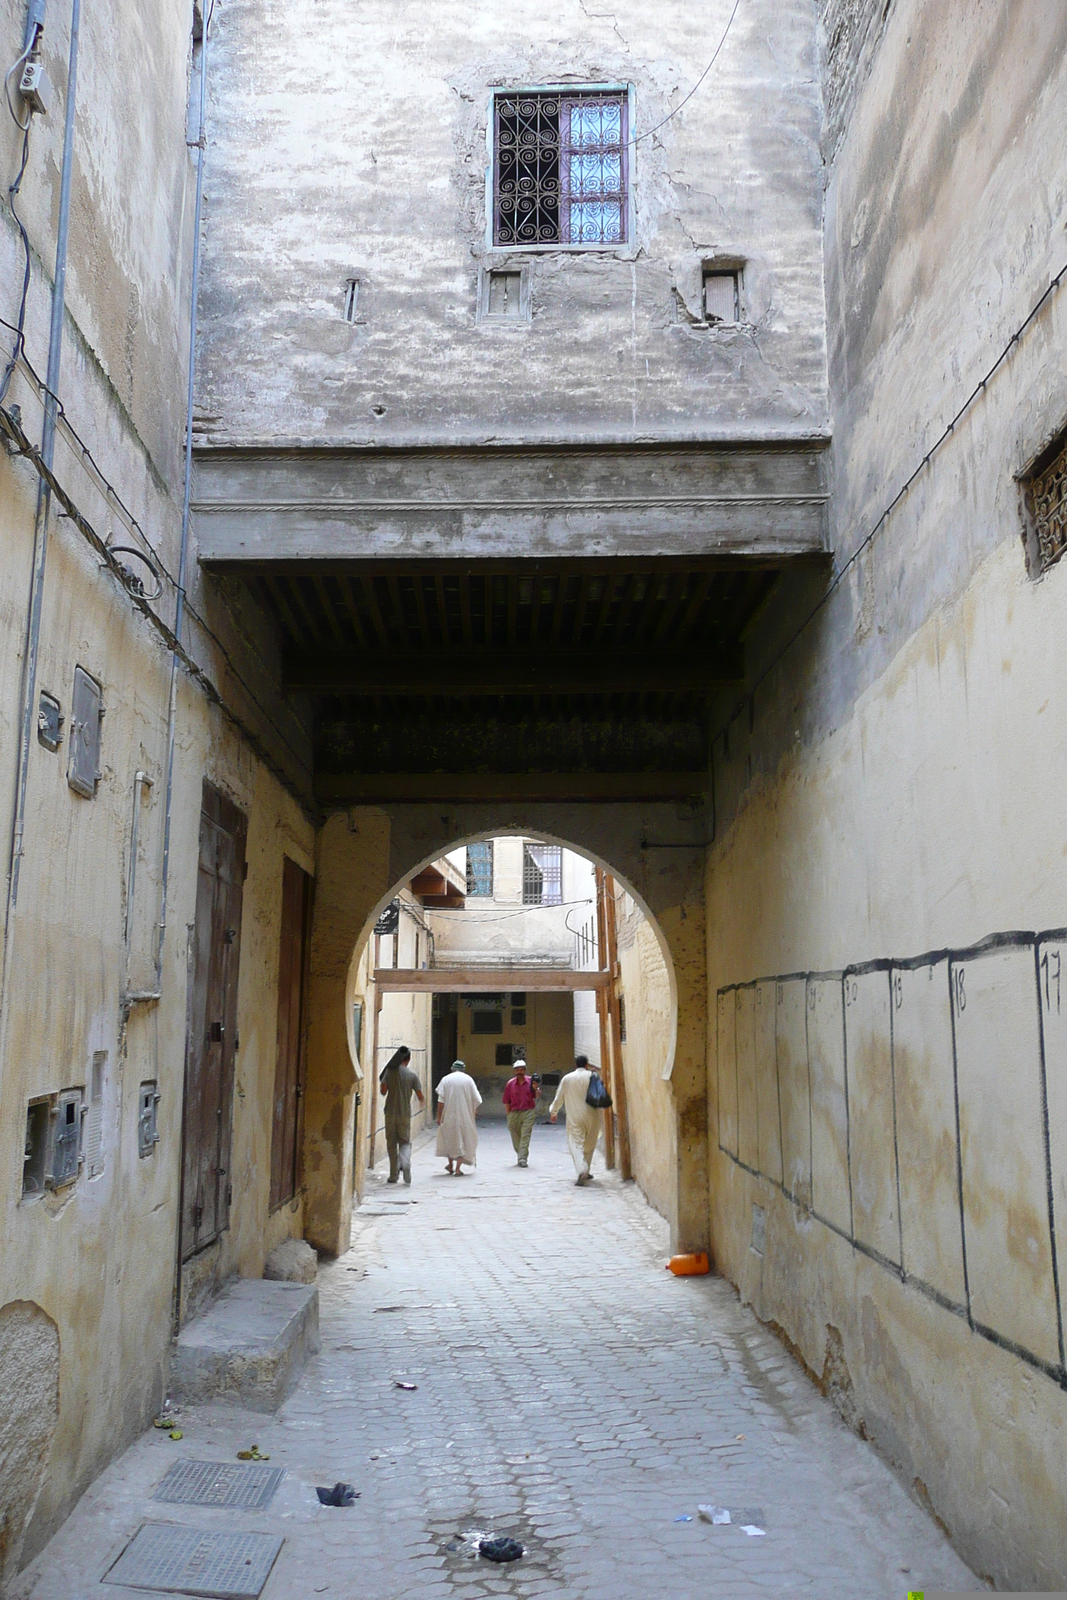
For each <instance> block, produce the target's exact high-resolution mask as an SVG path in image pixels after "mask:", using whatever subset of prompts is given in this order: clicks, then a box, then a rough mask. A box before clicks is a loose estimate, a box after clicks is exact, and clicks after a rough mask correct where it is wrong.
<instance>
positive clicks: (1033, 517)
mask: <svg viewBox="0 0 1067 1600" xmlns="http://www.w3.org/2000/svg"><path fill="white" fill-rule="evenodd" d="M1021 481H1022V486H1023V504H1024V507H1025V512H1026V532H1025V542H1026V564H1027V566H1028V568H1029V571H1030V576H1031V577H1032V578H1040V577H1041V575H1042V574H1043V573H1045V572H1047V571H1048V570H1049V568H1050V567H1054V566H1055V565H1056V563H1057V561H1059V560H1060V558H1061V557H1062V555H1063V553H1064V551H1067V428H1065V429H1064V431H1063V432H1062V433H1061V434H1059V435H1058V436H1057V437H1056V438H1055V439H1053V441H1052V443H1051V444H1050V445H1049V446H1048V448H1047V450H1043V451H1042V453H1041V454H1040V455H1039V456H1038V458H1037V460H1036V461H1035V462H1034V464H1033V466H1032V467H1031V468H1030V470H1029V472H1027V473H1026V474H1025V475H1024V476H1023V478H1022V480H1021Z"/></svg>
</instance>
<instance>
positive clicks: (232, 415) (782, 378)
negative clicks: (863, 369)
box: [198, 0, 826, 445]
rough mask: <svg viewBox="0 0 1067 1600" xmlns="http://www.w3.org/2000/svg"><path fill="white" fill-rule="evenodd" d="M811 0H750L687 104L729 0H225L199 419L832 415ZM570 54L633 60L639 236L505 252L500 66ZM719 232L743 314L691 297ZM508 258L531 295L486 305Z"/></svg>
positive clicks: (384, 432)
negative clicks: (736, 320)
mask: <svg viewBox="0 0 1067 1600" xmlns="http://www.w3.org/2000/svg"><path fill="white" fill-rule="evenodd" d="M813 14H814V6H813V4H812V0H788V3H787V0H748V4H747V5H746V8H745V11H744V13H743V14H742V15H739V16H738V18H737V20H736V22H735V23H734V26H733V28H732V30H731V37H730V39H729V40H728V42H727V46H726V48H724V49H723V51H722V52H721V55H720V57H719V61H718V63H717V65H716V71H715V79H714V89H713V90H711V92H709V93H707V94H703V93H702V94H698V95H695V96H693V98H692V99H691V100H690V101H689V103H688V104H686V105H685V106H684V108H683V107H681V106H680V102H681V100H682V98H683V96H684V95H685V94H686V93H687V90H688V88H689V87H691V86H692V85H693V84H694V83H695V82H696V81H697V79H698V78H699V77H700V75H701V73H702V72H703V71H704V69H705V68H706V66H707V64H708V59H709V56H710V54H711V51H712V50H713V49H714V47H715V44H716V43H717V42H718V40H719V38H720V37H721V35H722V33H723V30H724V29H725V27H726V23H727V19H728V18H729V15H730V5H729V4H728V3H727V0H714V3H713V4H709V5H707V6H705V7H701V8H699V9H695V8H693V7H691V6H688V5H683V4H672V3H667V0H660V3H659V4H658V5H657V6H656V7H655V9H654V10H652V9H650V8H649V7H648V6H647V5H642V4H640V3H638V0H619V3H618V4H616V5H615V6H614V7H613V8H612V9H611V10H610V11H606V10H605V11H600V10H597V9H596V8H591V7H589V6H587V5H584V4H582V3H580V0H561V3H560V4H558V5H556V6H553V7H547V8H546V7H545V6H543V5H541V4H538V3H535V0H516V3H514V4H512V5H510V6H509V7H508V8H507V9H502V8H501V7H499V6H497V5H490V4H477V5H473V6H468V7H465V8H462V9H461V8H458V7H439V8H438V10H437V11H436V13H435V16H434V24H433V26H432V27H430V28H428V27H427V26H426V13H425V9H424V8H423V7H422V6H420V5H416V4H414V3H413V0H388V3H385V4H383V3H381V0H372V3H367V4H363V5H361V6H359V7H358V8H357V9H355V10H353V8H352V7H351V5H349V4H348V3H347V0H315V3H314V4H312V3H311V0H294V3H292V4H290V5H288V6H285V7H278V6H273V5H269V4H265V3H264V0H234V3H233V4H229V5H227V7H226V9H225V10H224V11H221V12H220V13H219V22H218V44H217V48H216V53H215V67H214V69H213V73H212V79H211V89H212V127H213V130H214V134H213V143H212V160H211V168H210V172H211V179H210V185H209V189H208V217H209V232H208V249H207V256H206V260H205V275H204V296H203V298H204V308H205V313H206V315H205V321H204V327H203V340H202V360H201V363H200V372H199V375H198V381H199V392H200V398H201V402H202V407H203V411H204V413H205V437H206V438H207V439H210V440H213V441H216V442H217V441H220V440H222V439H224V438H234V437H241V438H246V439H248V438H254V439H257V440H263V439H269V438H271V437H275V438H292V437H294V436H297V437H301V438H304V439H323V438H328V439H338V440H340V439H344V440H348V441H352V442H353V443H364V442H368V441H375V442H379V443H402V442H405V441H409V440H417V441H421V442H427V441H430V440H441V439H447V441H448V443H449V444H450V445H454V444H457V443H459V442H461V441H462V442H470V441H471V440H475V441H478V442H481V441H483V440H484V439H485V438H486V437H487V436H491V437H493V438H494V439H496V440H498V441H499V440H503V439H508V438H513V439H518V440H520V441H524V442H525V441H529V440H532V439H548V438H551V439H559V438H565V439H567V438H591V437H597V438H605V437H620V436H622V437H626V438H633V437H635V436H636V437H639V438H647V437H650V436H655V435H660V436H662V435H676V436H682V437H686V438H691V437H693V436H694V435H696V436H708V435H714V436H717V437H721V436H723V435H724V434H725V435H726V436H727V437H730V436H734V435H736V434H738V433H744V432H747V431H748V430H751V429H755V428H757V427H760V428H765V429H767V430H773V431H774V432H776V433H804V432H812V431H816V430H819V431H821V429H822V428H823V427H824V425H825V419H826V390H825V382H826V367H825V346H824V341H823V301H822V281H821V271H822V263H821V240H820V221H821V215H820V202H821V193H820V163H819V150H818V132H819V127H818V91H817V80H816V74H815V61H814V34H813V27H812V23H813ZM324 41H328V46H327V48H326V49H325V50H324V49H323V44H324ZM561 80H562V81H565V82H573V83H582V82H583V81H584V82H586V83H612V82H614V83H618V84H626V85H632V86H633V90H634V104H635V127H634V129H633V132H634V134H635V136H636V137H637V140H638V142H637V143H636V144H635V145H633V146H632V147H631V151H630V167H631V173H632V189H633V197H634V212H635V223H634V231H633V235H632V238H631V241H630V243H629V244H628V245H627V246H625V247H623V248H621V249H618V250H606V251H583V252H578V253H576V254H569V253H568V252H567V251H565V250H559V249H554V250H553V249H549V250H544V251H526V252H522V251H516V252H514V253H510V254H509V253H508V252H506V251H500V250H497V251H493V250H492V249H490V248H489V247H488V245H487V241H486V216H485V169H486V162H487V153H486V121H487V117H488V109H489V99H490V93H491V90H492V88H493V87H495V86H501V85H504V86H506V85H523V86H526V85H532V84H552V83H558V82H560V81H561ZM709 89H710V85H709ZM268 103H269V105H270V106H271V108H272V109H271V118H270V131H269V136H268V137H266V138H265V137H264V125H263V123H262V121H261V120H260V119H261V112H262V108H263V106H264V105H266V104H268ZM672 110H673V111H675V113H676V114H674V115H672ZM654 127H655V128H656V130H657V131H656V133H655V134H654V135H651V130H652V129H653V128H654ZM645 135H651V136H649V137H645ZM279 218H284V219H285V223H284V226H283V227H282V229H281V230H280V231H279V225H278V219H279ZM353 218H359V219H361V221H360V226H359V227H356V228H354V227H353ZM715 256H720V257H730V258H734V259H737V258H740V259H743V260H744V261H745V262H746V267H745V312H744V326H743V327H738V328H732V327H731V328H720V329H715V328H708V326H707V325H706V324H705V323H703V317H702V309H701V304H700V302H701V265H702V262H703V260H704V259H705V258H707V257H715ZM509 262H510V263H511V264H512V265H513V266H514V267H516V268H517V267H518V266H520V265H526V266H527V267H528V270H529V273H530V279H531V304H532V311H531V319H530V321H529V322H525V321H523V322H518V323H517V324H516V325H514V326H511V325H508V326H504V327H501V326H499V325H495V326H494V324H492V323H488V322H484V321H481V320H480V319H479V317H478V315H477V306H478V293H479V271H480V270H481V269H483V268H486V267H488V266H490V265H493V266H500V265H502V264H506V263H509ZM351 276H354V277H356V278H358V279H359V282H360V292H359V302H358V307H357V315H356V320H355V322H354V323H352V324H349V323H346V322H345V321H344V319H343V316H342V307H343V304H344V292H345V283H346V280H347V279H348V278H349V277H351ZM283 350H284V352H285V353H284V356H281V355H280V352H281V351H283ZM520 367H521V371H522V375H523V376H522V381H521V382H516V372H517V370H518V369H519V368H520Z"/></svg>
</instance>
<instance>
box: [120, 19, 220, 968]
mask: <svg viewBox="0 0 1067 1600" xmlns="http://www.w3.org/2000/svg"><path fill="white" fill-rule="evenodd" d="M214 9H215V8H214V5H212V6H211V7H210V8H208V7H207V6H206V5H205V7H204V12H203V24H202V29H201V39H200V116H199V126H198V128H197V137H196V140H195V142H194V147H195V149H196V206H195V209H194V213H193V274H192V283H191V285H190V290H189V383H188V388H187V391H186V407H185V479H184V483H183V486H182V532H181V548H180V550H179V553H178V582H177V598H176V600H175V603H174V637H175V639H176V640H177V642H178V643H179V644H180V643H181V636H182V620H183V617H184V614H185V579H186V571H187V568H188V563H189V500H190V494H191V489H192V478H193V388H194V382H195V378H196V302H197V295H198V293H199V289H200V221H201V214H202V211H203V205H204V147H205V145H206V143H207V50H208V30H209V27H210V24H211V17H212V14H213V12H214ZM178 666H179V657H178V652H177V650H173V651H172V652H171V658H170V697H169V701H168V707H167V757H166V762H167V765H166V773H167V775H166V787H165V791H164V812H163V861H162V866H161V869H160V888H159V923H158V929H157V938H156V990H157V991H162V987H163V945H164V941H165V940H166V936H167V895H168V887H169V883H170V828H171V807H172V801H173V796H174V744H175V736H176V719H177V712H178ZM131 998H133V997H131Z"/></svg>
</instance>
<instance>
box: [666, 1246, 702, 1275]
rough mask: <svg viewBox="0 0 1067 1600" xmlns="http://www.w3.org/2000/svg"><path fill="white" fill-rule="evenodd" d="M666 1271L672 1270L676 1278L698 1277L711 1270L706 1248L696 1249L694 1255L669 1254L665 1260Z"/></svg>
mask: <svg viewBox="0 0 1067 1600" xmlns="http://www.w3.org/2000/svg"><path fill="white" fill-rule="evenodd" d="M667 1271H668V1272H673V1273H674V1275H675V1277H676V1278H700V1277H703V1276H704V1274H705V1273H706V1272H710V1271H711V1267H710V1265H709V1263H708V1253H707V1251H706V1250H698V1251H697V1252H696V1254H695V1255H689V1256H671V1259H670V1260H669V1261H668V1262H667Z"/></svg>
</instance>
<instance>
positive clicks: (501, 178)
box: [493, 88, 629, 249]
mask: <svg viewBox="0 0 1067 1600" xmlns="http://www.w3.org/2000/svg"><path fill="white" fill-rule="evenodd" d="M628 137H629V134H628V100H627V95H626V92H625V91H624V90H619V89H615V90H604V89H575V88H567V89H562V90H559V91H537V92H536V93H533V92H531V93H528V94H524V93H519V92H515V91H509V92H508V93H506V94H498V95H495V96H494V100H493V146H494V160H493V243H494V245H502V246H511V247H516V246H517V247H519V248H520V249H522V248H537V247H539V246H540V247H545V246H552V245H589V246H592V247H597V246H600V247H603V246H605V245H620V244H626V243H627V232H628V223H627V213H628V180H629V162H628V155H627V141H628Z"/></svg>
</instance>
